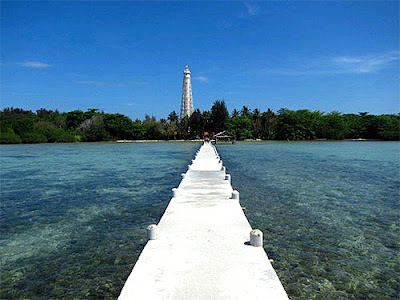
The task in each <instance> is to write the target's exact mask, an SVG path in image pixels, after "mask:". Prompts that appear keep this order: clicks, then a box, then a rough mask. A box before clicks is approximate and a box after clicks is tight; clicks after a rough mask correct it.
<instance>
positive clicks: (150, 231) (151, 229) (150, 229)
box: [146, 224, 158, 240]
mask: <svg viewBox="0 0 400 300" xmlns="http://www.w3.org/2000/svg"><path fill="white" fill-rule="evenodd" d="M157 231H158V230H157V225H156V224H151V225H149V226H147V228H146V236H147V239H148V240H155V239H157Z"/></svg>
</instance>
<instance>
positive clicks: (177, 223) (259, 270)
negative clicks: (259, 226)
mask: <svg viewBox="0 0 400 300" xmlns="http://www.w3.org/2000/svg"><path fill="white" fill-rule="evenodd" d="M182 177H183V179H182V181H181V183H180V184H179V187H178V188H177V189H173V194H174V196H173V198H172V199H171V201H170V203H169V205H168V207H167V209H166V211H165V213H164V215H163V216H162V218H161V220H160V222H159V224H158V225H157V226H153V227H151V228H148V237H149V238H150V240H149V241H148V242H147V244H146V246H145V248H144V249H143V252H142V253H141V255H140V257H139V259H138V261H137V262H136V265H135V266H134V268H133V270H132V273H131V274H130V275H129V277H128V279H127V281H126V283H125V285H124V287H123V289H122V291H121V294H120V296H119V298H118V299H119V300H127V299H185V300H189V299H207V300H210V299H218V300H220V299H288V297H287V294H286V292H285V290H284V288H283V286H282V284H281V282H280V281H279V278H278V276H277V275H276V273H275V271H274V269H273V267H272V265H271V263H270V261H269V259H268V257H267V255H266V253H265V251H264V249H263V247H257V246H252V245H250V242H249V241H250V231H251V230H252V228H251V226H250V224H249V222H248V221H247V218H246V216H245V215H244V213H243V211H242V209H241V206H240V203H239V193H238V192H237V191H234V190H233V189H232V186H231V183H230V175H229V174H226V173H225V167H223V165H222V161H220V159H219V155H218V153H217V151H216V149H215V147H214V146H213V145H212V144H210V143H204V144H203V145H202V146H201V148H200V150H199V151H198V152H197V155H196V157H195V159H194V160H192V164H191V165H189V169H188V171H187V172H186V173H185V174H182ZM261 239H262V236H261ZM267 240H268V237H267ZM252 244H257V236H255V240H254V241H253V239H252Z"/></svg>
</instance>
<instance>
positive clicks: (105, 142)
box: [0, 139, 400, 146]
mask: <svg viewBox="0 0 400 300" xmlns="http://www.w3.org/2000/svg"><path fill="white" fill-rule="evenodd" d="M202 142H203V140H202V139H198V140H115V141H99V142H66V143H18V144H1V143H0V146H7V145H60V144H65V145H71V144H76V145H79V144H144V143H202ZM266 142H285V143H293V142H295V143H299V142H310V143H312V142H400V141H398V140H377V139H344V140H328V139H315V140H289V141H286V140H260V139H256V140H250V139H246V140H243V141H235V143H266ZM218 144H232V142H225V141H219V142H217V145H218Z"/></svg>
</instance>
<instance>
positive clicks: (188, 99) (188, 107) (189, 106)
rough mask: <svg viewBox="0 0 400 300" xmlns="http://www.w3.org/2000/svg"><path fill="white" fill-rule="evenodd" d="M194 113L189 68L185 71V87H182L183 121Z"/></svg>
mask: <svg viewBox="0 0 400 300" xmlns="http://www.w3.org/2000/svg"><path fill="white" fill-rule="evenodd" d="M192 113H193V95H192V80H191V78H190V70H189V67H188V66H186V67H185V69H184V70H183V87H182V103H181V119H183V118H184V117H186V116H188V117H190V115H191V114H192Z"/></svg>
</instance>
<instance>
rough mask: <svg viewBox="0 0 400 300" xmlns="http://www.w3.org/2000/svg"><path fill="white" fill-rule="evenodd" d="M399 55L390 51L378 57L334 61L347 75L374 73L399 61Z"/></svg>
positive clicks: (340, 58)
mask: <svg viewBox="0 0 400 300" xmlns="http://www.w3.org/2000/svg"><path fill="white" fill-rule="evenodd" d="M399 58H400V53H399V52H398V51H391V52H387V53H383V54H380V55H368V56H359V57H357V56H340V57H336V58H335V59H334V62H335V63H336V64H338V66H339V67H341V68H343V70H346V71H347V72H348V73H374V72H377V71H379V70H381V69H383V68H385V67H387V66H388V65H390V64H391V63H393V62H395V61H397V60H399Z"/></svg>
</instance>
